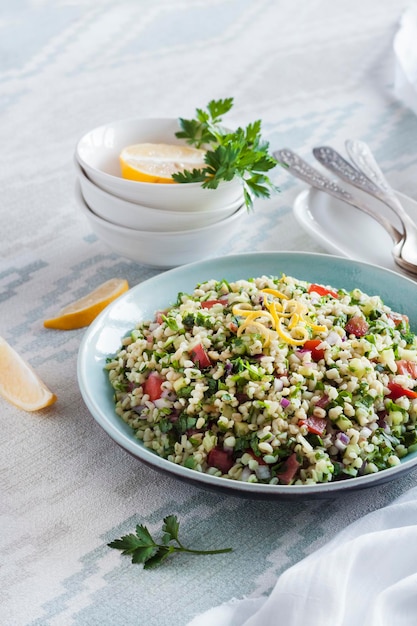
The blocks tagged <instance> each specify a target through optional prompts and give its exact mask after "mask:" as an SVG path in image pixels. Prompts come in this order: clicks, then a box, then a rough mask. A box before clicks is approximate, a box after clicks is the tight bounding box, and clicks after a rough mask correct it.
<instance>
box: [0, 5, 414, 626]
mask: <svg viewBox="0 0 417 626" xmlns="http://www.w3.org/2000/svg"><path fill="white" fill-rule="evenodd" d="M406 7H407V2H406V1H405V0H368V2H363V1H361V0H350V1H349V2H346V1H345V0H342V1H341V2H330V1H329V0H327V1H326V0H310V2H289V1H285V0H257V2H254V1H251V0H188V1H184V0H154V1H153V2H147V1H146V0H135V1H133V0H132V1H130V2H127V1H121V2H110V1H108V0H99V1H95V0H94V1H93V0H91V1H83V0H43V1H36V0H32V1H30V0H15V1H14V2H13V3H5V2H3V6H2V10H1V14H0V76H1V86H0V109H1V124H0V145H1V147H2V150H1V153H2V166H1V169H0V188H1V203H0V215H1V231H0V233H1V234H0V237H1V248H0V301H1V309H0V310H1V313H0V335H1V336H3V337H4V338H5V339H6V340H7V341H8V342H9V343H10V344H11V345H13V347H14V348H15V349H16V350H18V351H19V352H20V354H21V355H22V356H24V358H26V359H27V360H28V361H29V362H30V363H31V365H32V366H33V367H34V368H35V369H36V371H37V372H38V373H39V375H40V376H41V377H42V379H43V380H44V381H45V382H46V384H47V385H48V386H49V387H50V388H51V389H53V390H54V391H55V393H56V394H57V396H58V401H57V403H56V404H55V405H53V406H52V407H51V408H50V409H46V410H44V411H41V412H39V413H25V412H23V411H20V410H18V409H14V408H13V407H12V406H10V405H9V404H7V403H6V402H5V401H3V400H2V401H1V402H0V425H1V426H0V429H1V437H0V450H1V451H0V468H1V473H0V490H1V491H0V493H1V495H0V513H1V517H0V546H1V555H2V556H1V567H0V581H1V582H0V607H1V608H0V622H1V623H2V624H4V625H5V626H29V625H30V626H61V625H70V624H77V625H82V626H86V625H89V626H90V625H91V626H93V625H94V626H96V625H97V626H98V625H100V626H103V625H108V624H109V625H110V624H111V625H113V624H117V625H119V624H121V625H124V624H126V625H132V626H133V625H141V626H142V625H143V626H185V625H186V624H187V622H189V621H190V620H191V619H192V618H193V617H194V616H195V615H196V614H198V613H201V612H203V611H205V610H207V609H208V608H210V607H212V606H214V605H217V604H219V603H221V602H223V601H226V600H228V599H230V598H232V597H236V598H241V597H243V596H251V597H256V596H260V595H262V594H268V593H269V592H270V591H271V589H272V587H273V586H274V583H275V580H276V578H277V576H278V575H279V574H280V573H281V572H283V571H284V570H285V569H286V568H288V567H289V566H290V565H292V564H294V563H295V562H297V561H299V560H300V559H301V558H303V557H304V556H305V555H307V554H309V553H311V552H312V551H314V550H316V549H317V548H319V547H320V546H322V545H323V544H324V543H325V542H327V541H328V540H329V539H331V538H332V537H334V536H335V534H336V533H337V532H338V531H339V530H340V529H342V528H343V527H345V526H346V525H347V524H348V523H349V522H351V521H353V520H355V519H358V518H360V517H362V516H363V515H364V514H365V513H367V512H369V511H372V510H375V509H378V508H380V507H383V506H384V505H386V504H388V503H389V502H391V501H392V500H393V499H394V498H395V497H396V496H397V495H399V494H401V493H403V492H405V491H406V490H408V489H409V488H410V487H411V486H413V485H414V484H415V480H416V473H415V472H414V473H411V474H409V475H407V476H405V477H403V478H401V480H399V481H397V482H395V483H390V484H389V485H386V486H381V487H378V488H375V489H372V490H371V491H365V492H357V493H354V494H351V495H347V496H344V497H343V498H334V499H330V500H328V501H320V500H318V501H312V502H307V501H305V502H304V501H297V502H277V501H274V502H268V501H251V500H243V499H240V498H237V497H236V498H234V497H230V496H225V495H222V494H216V493H213V492H207V491H205V490H200V489H198V488H196V487H194V486H191V485H187V484H184V483H182V482H178V481H177V480H176V479H174V478H171V477H168V476H164V475H161V474H159V473H157V472H155V471H154V470H153V469H150V468H148V467H146V466H144V465H142V464H141V463H139V462H138V461H136V460H135V459H134V458H132V457H130V456H129V455H128V454H127V453H126V452H124V451H123V450H122V449H120V448H119V447H118V446H117V445H115V444H114V443H113V441H112V440H111V439H110V438H109V437H108V436H107V435H106V434H105V433H104V432H103V431H102V430H101V428H100V427H99V426H98V425H97V424H96V422H95V421H94V420H93V418H92V417H91V416H90V414H89V412H88V410H87V409H86V407H85V405H84V403H83V400H82V398H81V395H80V392H79V389H78V384H77V374H76V360H77V352H78V348H79V345H80V340H81V338H82V337H83V334H84V332H85V331H84V330H74V331H67V332H63V331H52V330H47V329H45V328H44V327H43V320H44V319H45V318H47V317H51V316H53V315H54V314H55V313H56V311H57V309H59V308H61V307H62V306H64V305H65V304H67V303H69V302H71V301H72V300H74V299H76V298H79V297H80V296H82V295H84V294H85V293H87V292H88V291H90V290H92V289H93V288H94V287H96V286H97V285H99V284H100V283H102V282H103V281H105V280H106V279H108V278H110V277H113V276H119V277H123V278H126V279H128V281H129V284H130V285H131V286H134V285H136V284H138V283H140V282H142V281H144V280H146V279H148V278H151V277H153V276H155V275H156V274H157V273H158V270H155V269H150V268H147V267H144V266H141V265H138V264H136V263H134V262H131V261H129V260H128V259H126V258H123V257H122V256H118V255H116V254H114V253H112V252H111V251H110V250H109V248H108V247H107V246H106V245H105V244H104V243H103V242H101V241H100V240H99V239H98V238H97V237H96V236H95V235H94V234H93V233H92V231H91V228H90V226H89V224H88V223H87V222H86V220H85V218H84V217H83V216H82V215H81V214H80V212H79V209H78V207H77V205H76V202H75V197H74V182H75V171H74V167H73V152H74V147H75V144H76V141H77V140H78V139H79V137H81V136H82V135H83V134H84V133H85V132H86V131H87V130H89V129H91V128H93V127H95V126H99V125H101V124H103V123H106V122H108V121H111V120H115V119H121V118H127V117H135V116H138V117H140V116H144V117H149V116H151V117H157V116H161V117H164V116H165V117H171V116H179V115H181V116H185V117H186V116H192V114H193V113H194V110H195V108H196V107H197V106H205V105H206V104H207V102H208V101H209V100H210V99H212V98H223V97H228V96H233V97H234V99H235V107H234V109H233V115H234V120H235V121H236V122H237V123H239V124H246V123H248V122H249V121H253V120H254V119H258V118H261V119H262V120H263V129H264V135H265V136H266V138H267V139H268V140H269V141H270V143H271V146H272V147H273V148H275V147H276V148H281V147H291V148H292V149H293V150H295V151H297V152H299V153H300V154H302V155H303V156H305V157H307V158H310V155H311V152H310V151H311V148H312V147H313V146H314V145H319V144H331V145H333V146H334V147H336V148H339V149H342V148H343V143H344V140H345V139H346V138H348V137H358V138H361V139H363V140H365V141H367V142H368V143H370V144H371V146H372V148H373V149H374V152H375V154H376V156H377V158H378V159H379V161H380V163H381V165H382V167H383V169H384V170H385V172H386V173H387V175H388V176H389V178H390V181H391V182H392V184H393V185H394V186H395V187H396V188H397V189H399V190H401V191H403V192H404V193H406V194H408V195H410V196H414V197H416V196H417V183H416V176H415V172H416V168H417V150H416V136H417V135H416V132H417V119H416V116H415V114H414V113H413V112H412V111H411V110H409V109H407V108H406V107H405V106H404V105H403V104H402V103H401V101H399V100H398V99H397V98H396V97H395V92H394V80H395V77H394V71H395V63H394V55H393V39H394V36H395V33H396V31H397V29H398V27H399V21H400V18H401V14H402V12H403V10H404V9H405V8H406ZM274 172H275V173H274V177H275V182H276V183H277V185H279V187H280V189H281V192H280V193H279V194H277V195H275V196H274V197H273V198H271V199H270V200H267V201H258V202H256V204H255V211H254V212H253V213H252V214H251V215H249V216H247V217H246V218H245V219H244V220H242V226H241V230H240V232H239V234H238V235H235V236H233V237H232V238H231V240H230V241H229V243H228V244H227V246H225V247H224V248H223V249H219V250H217V251H216V254H217V255H219V256H220V255H225V254H229V253H244V252H247V251H264V250H276V251H279V250H304V251H317V252H326V250H324V248H322V247H321V246H320V244H319V243H317V242H315V241H314V240H313V239H312V238H311V236H310V235H309V234H308V233H307V232H306V231H304V230H303V229H302V228H301V227H300V226H299V225H298V223H297V221H296V219H295V217H294V214H293V210H292V206H293V202H294V199H295V197H296V196H297V194H298V193H299V192H300V191H301V190H302V189H303V185H302V183H300V182H298V181H296V180H295V179H291V178H290V177H289V176H287V175H286V173H285V172H284V171H283V170H282V169H277V170H274ZM352 219H355V218H354V216H352ZM169 514H175V515H177V516H178V518H179V520H180V523H181V531H182V533H183V534H184V538H186V540H187V542H188V543H189V544H191V545H194V546H196V545H201V544H203V545H204V546H211V547H227V546H231V547H233V549H234V550H233V552H232V553H231V554H223V555H219V556H212V557H204V558H202V557H192V556H190V557H179V558H173V559H171V560H170V561H169V562H166V563H165V565H164V566H163V567H160V568H157V569H155V570H151V571H143V569H142V567H141V566H134V565H132V564H131V563H130V560H129V559H128V558H126V557H123V556H121V555H120V554H119V552H117V551H115V550H111V549H110V548H108V547H107V543H108V542H109V541H110V540H112V539H114V538H116V537H118V536H120V535H121V534H124V533H126V532H131V531H132V530H133V529H134V527H135V525H136V524H137V523H144V524H146V525H147V526H148V527H149V528H150V529H151V530H154V531H155V532H158V529H159V528H160V524H161V521H162V519H163V518H164V517H165V516H166V515H169Z"/></svg>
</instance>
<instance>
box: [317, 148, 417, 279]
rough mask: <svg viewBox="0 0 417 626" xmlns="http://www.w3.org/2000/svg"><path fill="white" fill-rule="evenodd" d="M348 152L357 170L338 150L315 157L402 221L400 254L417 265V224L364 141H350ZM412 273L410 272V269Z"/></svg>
mask: <svg viewBox="0 0 417 626" xmlns="http://www.w3.org/2000/svg"><path fill="white" fill-rule="evenodd" d="M346 150H347V152H348V154H349V156H350V158H351V159H352V161H353V163H354V164H355V165H356V167H353V166H352V165H351V164H350V163H349V162H348V161H347V160H346V159H344V158H343V157H342V156H341V155H340V154H339V153H338V152H337V151H336V150H334V149H333V148H330V147H328V146H320V147H317V148H314V150H313V154H314V156H315V158H316V159H317V160H318V161H319V162H320V163H321V164H322V165H324V167H326V168H327V169H328V170H330V171H331V172H334V173H336V174H337V175H338V176H339V178H341V179H342V180H344V181H346V182H348V183H350V184H351V185H353V186H355V187H357V188H358V189H361V190H362V191H365V192H366V193H368V194H369V195H371V196H373V197H375V198H377V199H378V200H381V201H382V202H383V203H384V204H385V205H386V206H388V207H389V208H390V209H391V210H392V211H394V213H395V214H396V215H397V217H398V218H399V219H400V221H401V225H402V230H403V235H404V236H403V238H402V241H401V242H398V244H397V247H398V249H397V250H396V254H398V256H399V258H400V259H403V260H404V261H405V263H407V264H412V265H415V264H417V225H416V224H415V222H414V221H413V220H412V219H411V217H410V216H409V215H408V213H407V212H406V211H405V209H404V208H403V206H402V204H401V203H400V201H399V200H398V198H397V196H396V195H395V192H394V190H393V189H392V187H391V186H390V185H389V183H388V181H387V180H386V178H385V176H384V175H383V173H382V171H381V170H380V168H379V166H378V165H377V163H376V161H375V159H374V157H373V155H372V153H371V151H370V149H369V147H368V146H367V145H366V144H365V143H364V142H363V141H357V140H351V139H350V140H348V141H346ZM409 271H410V270H409Z"/></svg>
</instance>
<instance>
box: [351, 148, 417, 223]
mask: <svg viewBox="0 0 417 626" xmlns="http://www.w3.org/2000/svg"><path fill="white" fill-rule="evenodd" d="M345 146H346V151H347V153H348V155H349V157H350V158H351V159H352V162H353V163H354V165H356V167H357V168H358V170H359V171H360V173H361V174H362V175H364V176H365V177H366V178H367V179H368V181H369V183H370V185H372V188H373V191H372V193H374V194H375V196H376V197H377V198H379V199H380V200H382V201H383V202H384V203H385V204H386V205H387V206H389V207H390V209H392V211H394V213H396V214H397V215H398V217H399V218H400V219H401V221H402V222H405V223H407V226H410V227H411V228H414V229H417V225H416V224H415V223H414V222H413V220H412V219H411V218H410V216H409V215H408V213H407V212H406V211H405V209H404V207H403V206H402V204H401V202H400V201H399V200H398V198H397V196H396V194H395V191H394V190H393V188H392V187H391V185H390V184H389V182H388V181H387V179H386V178H385V176H384V174H383V173H382V171H381V169H380V167H379V165H378V163H377V162H376V160H375V157H374V155H373V154H372V152H371V149H370V148H369V146H368V145H367V144H366V143H365V142H364V141H359V140H358V139H347V140H346V142H345Z"/></svg>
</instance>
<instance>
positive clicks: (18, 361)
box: [0, 337, 57, 411]
mask: <svg viewBox="0 0 417 626" xmlns="http://www.w3.org/2000/svg"><path fill="white" fill-rule="evenodd" d="M0 395H2V396H3V398H5V399H6V400H7V401H8V402H11V403H12V404H14V405H15V406H17V407H18V408H19V409H23V410H24V411H39V410H40V409H43V408H45V407H47V406H50V405H51V404H53V403H54V402H55V401H56V400H57V397H56V395H55V394H54V393H52V391H50V390H49V389H48V387H47V386H46V385H45V384H44V383H43V382H42V380H41V379H40V378H39V376H38V375H37V374H36V372H35V371H34V369H33V368H32V367H31V366H30V365H29V363H27V362H26V361H25V360H24V359H23V358H22V357H21V356H20V355H19V354H18V353H17V352H16V350H14V349H13V348H12V347H11V346H10V345H9V344H8V343H7V341H6V340H5V339H3V338H2V337H0Z"/></svg>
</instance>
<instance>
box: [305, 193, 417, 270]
mask: <svg viewBox="0 0 417 626" xmlns="http://www.w3.org/2000/svg"><path fill="white" fill-rule="evenodd" d="M354 193H355V195H357V196H359V195H361V197H362V198H366V202H367V203H368V204H369V206H370V207H372V208H376V209H378V210H379V211H380V213H381V214H383V215H385V217H387V218H388V219H389V220H390V221H391V222H392V223H393V224H394V225H395V226H397V228H398V229H399V230H401V225H400V222H399V220H398V218H397V217H396V215H395V214H394V213H393V212H392V211H391V210H390V209H389V208H388V207H386V206H385V205H384V204H383V203H382V202H379V201H378V200H374V199H373V198H371V197H370V196H366V197H365V195H364V194H361V192H360V191H357V190H355V191H354ZM397 195H398V198H399V199H400V200H401V202H402V204H403V206H404V208H405V209H406V210H407V212H408V213H409V215H410V216H411V217H412V218H413V219H414V220H415V221H416V222H417V202H416V201H415V200H412V199H411V198H409V197H408V196H405V195H403V194H400V193H397ZM294 215H295V218H296V219H297V221H298V223H299V224H300V225H301V226H302V227H303V228H304V229H305V230H306V231H307V232H309V233H310V234H311V236H312V237H314V239H315V240H316V241H317V242H318V243H320V244H321V245H322V246H323V247H324V248H325V249H326V250H327V251H328V252H332V253H333V254H337V255H341V256H346V257H348V258H350V259H356V260H358V261H365V262H367V263H373V264H375V265H380V266H381V267H385V268H388V269H391V270H395V271H396V272H401V271H402V270H401V268H400V267H399V266H398V265H396V263H395V262H394V260H393V258H392V256H391V248H392V241H391V238H390V236H389V235H388V233H387V232H386V231H385V230H384V229H383V228H382V226H380V225H379V224H378V222H376V221H374V220H373V219H372V218H371V217H369V216H368V215H366V214H365V213H362V212H361V211H359V209H356V208H355V207H352V206H350V205H348V204H346V203H344V202H342V201H340V200H337V199H336V198H333V197H331V196H329V195H328V194H326V193H324V192H323V191H320V190H318V189H313V188H310V189H305V190H304V191H302V192H301V193H300V194H299V195H298V196H297V198H296V199H295V202H294ZM408 276H409V275H408Z"/></svg>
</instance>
